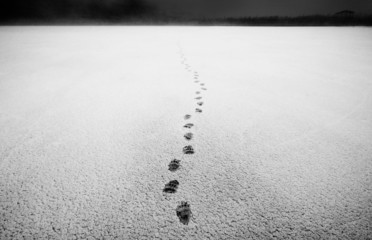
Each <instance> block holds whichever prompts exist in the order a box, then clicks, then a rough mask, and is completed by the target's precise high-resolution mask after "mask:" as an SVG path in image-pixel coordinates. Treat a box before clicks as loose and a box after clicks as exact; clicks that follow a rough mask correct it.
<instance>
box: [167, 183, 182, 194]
mask: <svg viewBox="0 0 372 240" xmlns="http://www.w3.org/2000/svg"><path fill="white" fill-rule="evenodd" d="M179 184H180V183H179V182H178V181H177V180H172V181H170V182H169V183H167V184H165V187H164V189H163V192H166V193H175V192H176V191H177V188H178V185H179Z"/></svg>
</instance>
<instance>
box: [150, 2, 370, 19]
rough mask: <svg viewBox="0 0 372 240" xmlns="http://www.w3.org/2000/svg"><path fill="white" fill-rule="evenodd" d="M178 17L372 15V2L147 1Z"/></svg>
mask: <svg viewBox="0 0 372 240" xmlns="http://www.w3.org/2000/svg"><path fill="white" fill-rule="evenodd" d="M147 1H148V2H150V3H153V4H154V5H155V6H157V7H158V8H159V9H160V10H164V11H166V12H168V13H173V14H175V15H180V14H182V15H188V16H190V15H193V16H199V17H200V16H205V17H211V16H218V17H222V16H267V15H285V16H297V15H309V14H333V13H335V12H338V11H341V10H345V9H347V10H352V11H355V12H357V13H363V14H371V13H372V0H147Z"/></svg>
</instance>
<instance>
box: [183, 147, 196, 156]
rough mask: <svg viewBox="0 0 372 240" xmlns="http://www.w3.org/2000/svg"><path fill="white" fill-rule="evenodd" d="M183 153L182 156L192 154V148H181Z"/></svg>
mask: <svg viewBox="0 0 372 240" xmlns="http://www.w3.org/2000/svg"><path fill="white" fill-rule="evenodd" d="M183 153H184V154H194V148H193V147H192V146H190V145H189V146H185V147H184V148H183Z"/></svg>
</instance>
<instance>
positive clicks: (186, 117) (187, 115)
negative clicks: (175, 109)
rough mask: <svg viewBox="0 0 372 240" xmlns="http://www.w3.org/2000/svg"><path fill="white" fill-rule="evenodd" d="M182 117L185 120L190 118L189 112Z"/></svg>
mask: <svg viewBox="0 0 372 240" xmlns="http://www.w3.org/2000/svg"><path fill="white" fill-rule="evenodd" d="M183 118H184V119H185V120H187V119H190V118H191V115H190V114H186V115H185V116H184V117H183Z"/></svg>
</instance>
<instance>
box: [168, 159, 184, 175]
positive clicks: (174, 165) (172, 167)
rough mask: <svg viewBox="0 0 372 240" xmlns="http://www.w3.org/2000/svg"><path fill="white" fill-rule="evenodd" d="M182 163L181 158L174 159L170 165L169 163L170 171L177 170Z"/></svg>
mask: <svg viewBox="0 0 372 240" xmlns="http://www.w3.org/2000/svg"><path fill="white" fill-rule="evenodd" d="M180 165H181V160H178V159H173V160H172V161H171V162H170V163H169V165H168V167H169V168H168V169H169V171H171V172H175V171H176V170H177V169H178V168H179V167H180Z"/></svg>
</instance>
